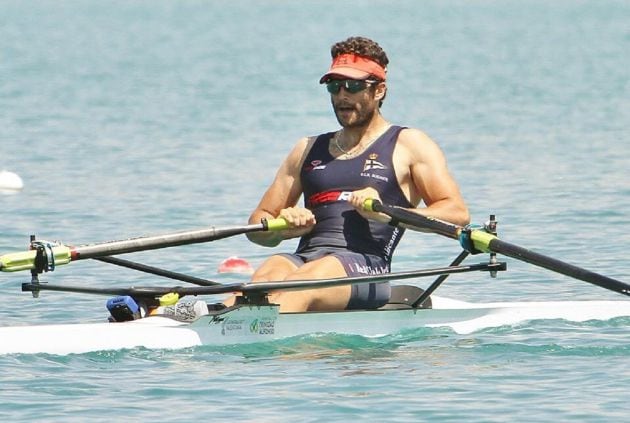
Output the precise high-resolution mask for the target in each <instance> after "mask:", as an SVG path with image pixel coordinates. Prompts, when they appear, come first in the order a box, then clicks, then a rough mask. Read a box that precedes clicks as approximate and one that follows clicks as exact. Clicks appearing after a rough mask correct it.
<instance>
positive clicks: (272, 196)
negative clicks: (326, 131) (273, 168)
mask: <svg viewBox="0 0 630 423" xmlns="http://www.w3.org/2000/svg"><path fill="white" fill-rule="evenodd" d="M312 141H313V140H312V139H310V138H302V139H301V140H299V141H298V142H297V144H296V145H295V147H294V148H293V150H291V152H290V153H289V155H288V156H287V157H286V159H285V160H284V162H283V163H282V165H281V166H280V168H279V169H278V171H277V173H276V176H275V178H274V180H273V182H272V183H271V185H270V186H269V188H267V191H266V192H265V194H264V195H263V197H262V198H261V200H260V203H258V206H257V207H256V209H255V210H254V211H253V212H252V214H251V216H250V217H249V222H250V223H258V222H260V220H261V219H263V218H266V219H269V218H276V217H283V218H285V219H286V220H287V221H288V222H289V225H290V226H291V228H290V229H287V230H284V231H278V232H253V233H249V234H247V237H248V238H249V240H250V241H252V242H255V243H257V244H260V245H263V246H267V247H273V246H276V245H278V244H279V243H280V242H281V241H282V240H283V239H288V238H294V237H297V236H301V235H303V234H305V233H307V232H308V231H310V230H311V229H312V226H313V225H314V224H315V219H314V217H313V215H312V213H311V212H310V211H309V210H307V209H304V208H302V207H295V206H296V204H297V202H298V200H299V198H300V195H302V185H301V183H300V168H301V166H302V162H303V160H304V159H303V158H304V157H305V153H306V152H307V151H308V149H309V148H310V146H311V145H312Z"/></svg>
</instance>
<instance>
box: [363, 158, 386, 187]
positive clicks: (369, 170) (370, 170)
mask: <svg viewBox="0 0 630 423" xmlns="http://www.w3.org/2000/svg"><path fill="white" fill-rule="evenodd" d="M376 159H378V154H376V153H372V154H370V155H369V156H368V158H367V159H366V160H365V163H364V164H363V172H361V176H363V177H365V178H374V179H380V180H381V181H385V182H387V181H389V178H388V177H387V176H383V175H379V174H378V173H375V171H379V170H387V166H385V165H384V164H383V163H381V162H379V161H378V160H376Z"/></svg>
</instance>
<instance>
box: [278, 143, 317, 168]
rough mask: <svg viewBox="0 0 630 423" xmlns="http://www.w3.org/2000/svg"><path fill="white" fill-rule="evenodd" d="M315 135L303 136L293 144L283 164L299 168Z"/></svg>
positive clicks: (311, 145)
mask: <svg viewBox="0 0 630 423" xmlns="http://www.w3.org/2000/svg"><path fill="white" fill-rule="evenodd" d="M315 139H316V137H303V138H300V139H299V140H298V142H297V143H295V145H294V146H293V149H292V150H291V152H290V153H289V155H288V156H287V158H286V160H285V166H287V167H290V168H294V169H295V168H301V167H302V164H303V163H304V159H305V158H306V155H307V154H308V152H309V151H310V149H311V148H312V147H313V143H314V142H315Z"/></svg>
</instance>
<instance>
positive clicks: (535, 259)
mask: <svg viewBox="0 0 630 423" xmlns="http://www.w3.org/2000/svg"><path fill="white" fill-rule="evenodd" d="M489 247H490V249H491V250H492V251H494V252H496V253H499V254H503V255H504V256H508V257H512V258H514V259H517V260H521V261H524V262H526V263H529V264H533V265H534V266H538V267H542V268H545V269H548V270H551V271H554V272H557V273H560V274H563V275H565V276H570V277H572V278H575V279H578V280H581V281H584V282H588V283H592V284H593V285H597V286H600V287H602V288H606V289H610V290H611V291H615V292H619V293H621V294H624V295H630V285H628V284H626V283H624V282H621V281H618V280H616V279H613V278H610V277H608V276H604V275H601V274H599V273H595V272H593V271H590V270H587V269H584V268H582V267H578V266H575V265H573V264H570V263H566V262H564V261H561V260H558V259H555V258H553V257H549V256H545V255H543V254H540V253H537V252H535V251H532V250H529V249H527V248H523V247H519V246H518V245H514V244H511V243H509V242H505V241H502V240H500V239H498V238H495V239H493V240H492V241H490V243H489Z"/></svg>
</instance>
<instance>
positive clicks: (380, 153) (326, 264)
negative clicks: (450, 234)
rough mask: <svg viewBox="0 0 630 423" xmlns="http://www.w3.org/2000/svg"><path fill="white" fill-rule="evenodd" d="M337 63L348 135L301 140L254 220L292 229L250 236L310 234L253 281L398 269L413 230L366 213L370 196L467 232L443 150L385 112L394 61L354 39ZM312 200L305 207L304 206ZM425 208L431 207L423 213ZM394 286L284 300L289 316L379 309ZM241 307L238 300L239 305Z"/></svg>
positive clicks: (336, 97) (335, 97) (336, 83)
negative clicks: (395, 264) (398, 254)
mask: <svg viewBox="0 0 630 423" xmlns="http://www.w3.org/2000/svg"><path fill="white" fill-rule="evenodd" d="M331 55H332V59H333V61H332V65H331V66H330V69H329V71H328V72H326V74H324V76H322V78H321V79H320V83H321V84H325V85H326V88H327V90H328V92H329V93H330V98H331V103H332V106H333V110H334V112H335V116H336V117H337V121H338V122H339V124H340V125H341V129H340V130H338V131H334V132H329V133H325V134H322V135H319V136H312V137H305V138H302V139H300V140H299V141H298V142H297V144H296V145H295V146H294V148H293V150H292V151H291V152H290V153H289V155H288V156H287V158H286V159H285V160H284V162H283V163H282V165H281V166H280V168H279V170H278V171H277V174H276V176H275V179H274V180H273V182H272V183H271V185H270V186H269V188H268V189H267V191H266V192H265V194H264V195H263V197H262V199H261V200H260V203H259V204H258V206H257V207H256V209H255V210H254V211H253V212H252V214H251V216H250V222H251V223H254V222H260V220H261V219H263V218H266V219H269V218H276V217H281V218H284V219H286V220H287V222H288V223H289V225H290V228H289V229H287V230H284V231H280V232H256V233H251V234H248V235H247V236H248V237H249V239H250V240H251V241H253V242H255V243H257V244H260V245H264V246H269V247H273V246H276V245H278V244H279V243H280V242H281V241H282V240H285V239H290V238H295V237H301V238H300V241H299V245H298V247H297V250H296V252H295V253H293V254H286V253H283V254H275V255H273V256H271V257H270V258H269V259H267V260H266V261H265V262H264V263H263V264H262V265H261V266H260V267H259V268H258V269H257V270H256V271H255V273H254V275H253V276H252V281H253V282H262V281H281V280H301V279H323V278H338V277H347V276H362V275H368V274H380V273H386V272H389V271H390V265H391V260H392V254H393V253H394V250H395V248H396V246H397V245H398V243H399V241H400V239H401V237H402V235H403V230H402V229H400V228H397V227H395V226H393V225H390V224H389V220H390V218H389V217H387V216H385V215H381V214H378V213H373V212H366V211H364V210H363V203H364V202H365V200H366V199H370V198H372V199H377V200H380V201H383V202H384V203H387V204H392V205H397V206H400V207H405V208H408V209H410V210H413V211H414V212H416V213H420V214H423V215H425V216H431V217H435V218H438V219H440V220H445V221H448V222H451V223H454V224H458V225H465V224H468V223H469V214H468V209H467V207H466V204H465V202H464V200H463V198H462V196H461V194H460V190H459V187H458V185H457V183H456V182H455V180H454V179H453V177H452V176H451V174H450V173H449V171H448V168H447V164H446V159H445V157H444V154H443V153H442V151H441V150H440V148H439V147H438V145H437V144H436V143H435V142H434V141H433V140H431V138H429V137H428V136H427V135H426V134H424V133H423V132H422V131H420V130H418V129H412V128H405V127H400V126H396V125H392V124H391V123H390V122H388V121H387V120H386V119H385V118H384V117H383V116H382V114H381V110H380V108H381V105H382V104H383V101H384V99H385V96H386V93H387V82H386V80H387V65H388V63H389V59H388V58H387V55H386V54H385V52H384V51H383V49H382V48H381V47H380V46H379V45H378V44H377V43H376V42H374V41H372V40H370V39H367V38H363V37H351V38H348V39H347V40H345V41H342V42H338V43H336V44H334V45H333V46H332V49H331ZM301 196H304V206H298V205H297V203H298V200H299V199H300V197H301ZM421 202H423V203H424V206H425V207H422V208H417V206H418V205H419V204H420V203H421ZM389 296H390V286H389V283H378V284H359V285H352V286H350V285H347V286H341V287H332V288H324V289H315V290H305V291H286V292H278V293H274V294H272V295H271V296H270V301H272V302H274V303H278V304H280V311H282V312H299V311H311V310H343V309H375V308H378V307H380V306H382V305H384V304H386V303H387V301H388V299H389ZM230 302H231V301H230Z"/></svg>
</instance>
